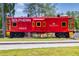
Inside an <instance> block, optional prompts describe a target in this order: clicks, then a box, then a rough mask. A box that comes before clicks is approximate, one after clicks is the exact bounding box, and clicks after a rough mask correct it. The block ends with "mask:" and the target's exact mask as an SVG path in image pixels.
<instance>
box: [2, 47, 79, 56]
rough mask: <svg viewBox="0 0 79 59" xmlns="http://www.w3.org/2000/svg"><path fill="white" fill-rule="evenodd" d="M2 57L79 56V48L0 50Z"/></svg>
mask: <svg viewBox="0 0 79 59" xmlns="http://www.w3.org/2000/svg"><path fill="white" fill-rule="evenodd" d="M0 56H79V47H61V48H33V49H17V50H0Z"/></svg>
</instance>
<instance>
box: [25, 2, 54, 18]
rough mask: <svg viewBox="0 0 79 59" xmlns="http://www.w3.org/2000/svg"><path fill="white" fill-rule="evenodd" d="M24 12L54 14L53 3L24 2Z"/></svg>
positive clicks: (40, 14) (37, 14)
mask: <svg viewBox="0 0 79 59" xmlns="http://www.w3.org/2000/svg"><path fill="white" fill-rule="evenodd" d="M24 5H25V8H24V12H26V13H27V14H28V16H30V17H32V16H55V5H52V4H49V3H47V4H46V3H29V4H24Z"/></svg>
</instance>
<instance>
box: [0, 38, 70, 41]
mask: <svg viewBox="0 0 79 59" xmlns="http://www.w3.org/2000/svg"><path fill="white" fill-rule="evenodd" d="M52 40H70V38H0V41H52Z"/></svg>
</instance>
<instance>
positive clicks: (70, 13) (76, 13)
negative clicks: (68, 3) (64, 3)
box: [66, 11, 79, 17]
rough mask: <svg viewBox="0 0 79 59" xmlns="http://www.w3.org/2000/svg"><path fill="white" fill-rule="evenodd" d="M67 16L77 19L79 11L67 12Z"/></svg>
mask: <svg viewBox="0 0 79 59" xmlns="http://www.w3.org/2000/svg"><path fill="white" fill-rule="evenodd" d="M66 15H68V16H75V17H77V16H79V11H67V12H66Z"/></svg>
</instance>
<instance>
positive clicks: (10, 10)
mask: <svg viewBox="0 0 79 59" xmlns="http://www.w3.org/2000/svg"><path fill="white" fill-rule="evenodd" d="M0 6H1V4H0ZM14 7H15V3H5V4H4V11H5V14H6V15H7V14H8V15H9V16H11V15H12V16H13V15H14V14H15V9H14ZM0 12H1V8H0Z"/></svg>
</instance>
